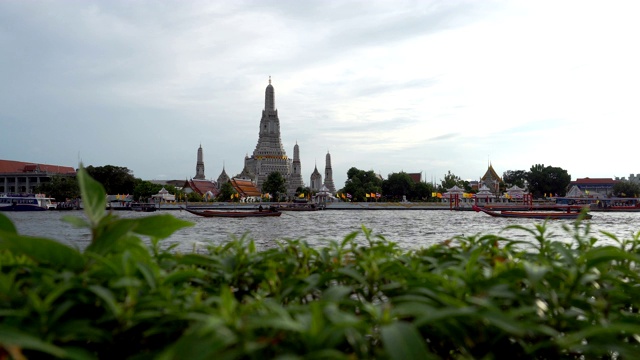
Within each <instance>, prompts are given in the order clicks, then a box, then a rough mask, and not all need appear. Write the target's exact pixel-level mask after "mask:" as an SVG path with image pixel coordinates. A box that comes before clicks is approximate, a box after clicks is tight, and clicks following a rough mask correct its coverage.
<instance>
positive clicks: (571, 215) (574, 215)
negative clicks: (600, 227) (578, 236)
mask: <svg viewBox="0 0 640 360" xmlns="http://www.w3.org/2000/svg"><path fill="white" fill-rule="evenodd" d="M473 210H475V211H478V212H483V213H485V214H487V215H491V216H493V217H503V218H527V219H554V220H555V219H570V220H573V219H578V218H582V219H591V214H587V213H584V214H583V213H582V212H579V211H571V207H567V211H566V212H559V211H546V212H545V211H500V212H497V211H491V210H488V209H485V208H482V207H480V206H476V205H474V206H473Z"/></svg>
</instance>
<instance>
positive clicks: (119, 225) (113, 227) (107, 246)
mask: <svg viewBox="0 0 640 360" xmlns="http://www.w3.org/2000/svg"><path fill="white" fill-rule="evenodd" d="M109 218H110V217H108V218H105V219H104V220H103V221H101V224H100V225H99V226H98V228H97V231H95V233H96V235H94V238H93V240H92V241H91V244H90V245H89V246H87V248H86V249H85V251H90V252H94V253H97V254H102V255H104V254H106V253H108V252H111V251H114V249H115V248H116V245H118V242H119V240H120V239H123V238H125V237H127V236H129V234H130V232H131V230H133V227H134V226H135V224H133V223H132V222H130V221H127V219H117V220H111V221H108V222H106V219H109ZM105 222H106V223H105ZM103 223H104V224H103Z"/></svg>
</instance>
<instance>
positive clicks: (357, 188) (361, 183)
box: [339, 167, 384, 201]
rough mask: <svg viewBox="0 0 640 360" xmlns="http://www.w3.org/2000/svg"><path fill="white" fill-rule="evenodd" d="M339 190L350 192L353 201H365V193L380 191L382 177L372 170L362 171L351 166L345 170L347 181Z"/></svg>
mask: <svg viewBox="0 0 640 360" xmlns="http://www.w3.org/2000/svg"><path fill="white" fill-rule="evenodd" d="M339 192H341V193H345V194H346V193H348V194H351V196H352V200H353V201H365V200H366V198H367V197H366V194H371V193H381V194H383V195H384V192H383V191H382V179H380V177H378V175H376V173H375V172H373V170H369V171H364V170H360V169H357V168H355V167H352V168H351V169H349V171H347V181H345V183H344V188H342V189H341V190H340V191H339Z"/></svg>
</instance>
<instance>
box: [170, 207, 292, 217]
mask: <svg viewBox="0 0 640 360" xmlns="http://www.w3.org/2000/svg"><path fill="white" fill-rule="evenodd" d="M180 208H181V209H184V210H186V211H188V212H190V213H192V214H194V215H198V216H203V217H227V218H244V217H263V216H280V215H282V212H280V211H278V210H276V209H275V208H272V209H267V210H258V211H222V210H195V209H189V208H185V207H182V206H181V207H180Z"/></svg>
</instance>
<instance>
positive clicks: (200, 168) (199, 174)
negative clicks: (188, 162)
mask: <svg viewBox="0 0 640 360" xmlns="http://www.w3.org/2000/svg"><path fill="white" fill-rule="evenodd" d="M193 178H194V179H198V180H204V161H203V160H202V144H200V147H199V148H198V161H197V162H196V176H194V177H193Z"/></svg>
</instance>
